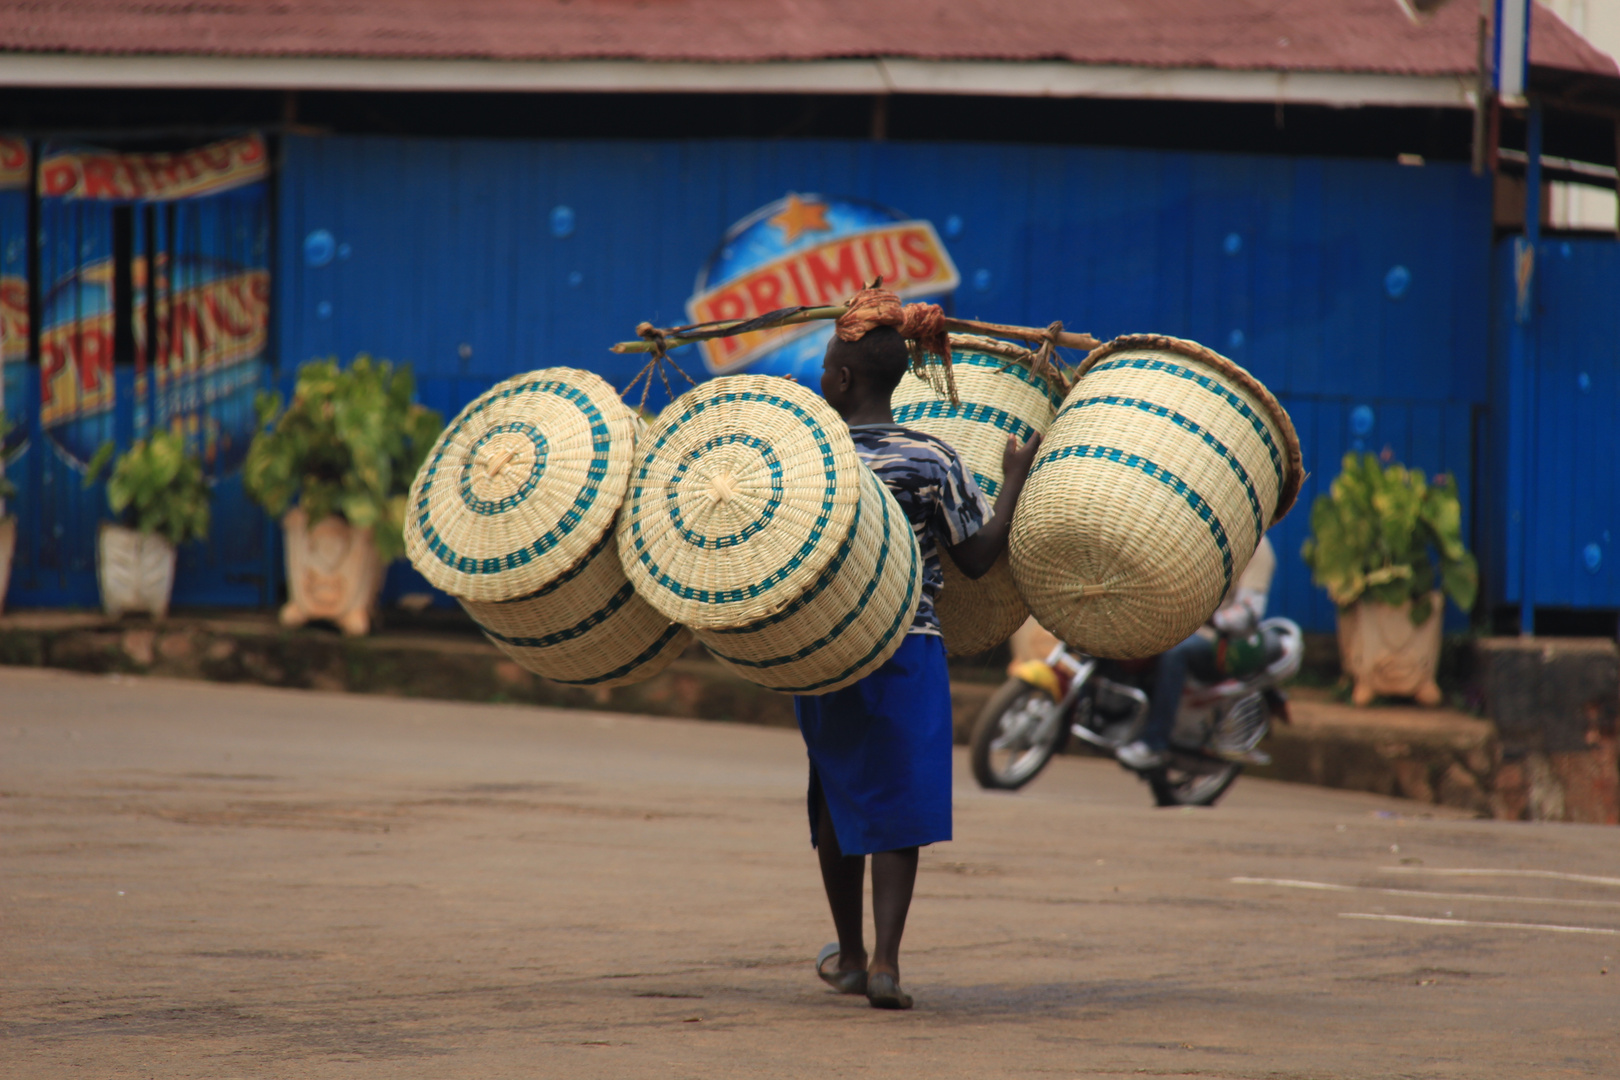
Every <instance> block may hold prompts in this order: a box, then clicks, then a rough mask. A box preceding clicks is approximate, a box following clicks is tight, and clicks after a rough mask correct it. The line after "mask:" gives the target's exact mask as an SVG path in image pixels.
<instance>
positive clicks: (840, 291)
mask: <svg viewBox="0 0 1620 1080" xmlns="http://www.w3.org/2000/svg"><path fill="white" fill-rule="evenodd" d="M836 247H837V250H838V256H837V258H838V265H837V266H836V267H834V266H829V265H828V264H827V259H826V255H827V254H828V252H829V251H830V250H831V249H830V248H819V249H814V250H811V251H807V252H805V254H804V262H805V265H806V266H808V267H809V268H810V278H811V280H812V281H814V282H815V286H816V294H815V295H816V302H817V303H818V304H828V303H831V302H833V301H834V300H842V299H844V298H845V297H848V296H850V295H852V294H854V293H857V292H860V291H861V286H862V285H863V284H864V282H862V281H861V270H860V267H859V266H858V265H856V262H855V247H854V245H853V244H848V243H843V244H838V245H836Z"/></svg>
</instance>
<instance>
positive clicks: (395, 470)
mask: <svg viewBox="0 0 1620 1080" xmlns="http://www.w3.org/2000/svg"><path fill="white" fill-rule="evenodd" d="M415 389H416V382H415V379H414V378H412V376H411V369H410V366H409V365H402V366H400V367H399V368H398V369H396V368H395V367H394V365H392V364H390V363H389V362H388V361H386V360H372V359H371V357H369V356H366V355H364V354H361V355H360V356H357V357H356V358H355V360H354V363H352V364H350V365H349V366H348V367H346V368H344V367H340V366H339V365H338V362H337V360H336V359H335V358H334V359H331V360H314V361H311V362H310V363H307V364H305V365H304V366H303V367H301V368H299V369H298V382H297V384H296V385H295V386H294V388H293V394H292V401H291V402H288V403H286V407H285V408H283V401H282V397H281V395H280V394H273V393H267V392H260V394H259V396H258V398H257V399H256V400H255V403H254V405H255V408H256V409H257V410H258V419H259V427H260V431H259V432H258V433H257V434H256V435H254V437H253V444H252V445H251V446H250V447H249V448H248V455H247V462H246V464H245V465H244V467H243V471H242V475H243V479H244V480H245V481H246V483H247V491H248V494H249V495H250V496H252V497H253V499H254V500H256V501H257V502H258V503H259V504H260V505H261V506H263V507H264V508H265V509H266V510H267V511H269V512H270V514H271V515H272V516H275V517H280V516H281V515H282V514H283V513H285V512H286V510H287V508H288V507H289V506H290V505H292V504H293V503H294V502H295V501H296V502H297V504H298V505H299V506H301V507H302V508H303V510H304V512H305V513H306V514H308V515H309V521H310V524H311V525H313V524H315V523H316V522H318V521H320V520H321V519H322V518H324V517H326V516H327V515H329V514H339V515H341V516H342V517H343V518H344V519H346V520H347V521H348V522H349V524H351V525H353V526H355V527H356V528H362V529H365V528H369V529H371V530H372V536H373V537H374V538H375V540H376V544H377V550H378V553H379V554H381V555H382V556H383V558H384V559H393V558H397V557H398V556H400V555H402V554H403V553H404V537H403V535H402V530H403V527H404V521H405V496H406V493H407V491H408V490H409V488H410V484H411V481H412V480H413V479H414V478H415V476H416V470H417V469H418V468H420V467H421V464H422V459H423V458H424V457H426V456H427V452H428V450H429V449H430V448H431V447H432V446H433V441H434V440H435V439H436V438H438V436H439V432H440V431H441V430H442V429H443V428H444V419H443V417H441V416H440V415H439V413H437V412H435V411H434V410H432V409H428V408H424V407H423V406H421V405H418V404H415V403H414V402H413V401H412V400H411V397H412V395H413V393H414V392H415Z"/></svg>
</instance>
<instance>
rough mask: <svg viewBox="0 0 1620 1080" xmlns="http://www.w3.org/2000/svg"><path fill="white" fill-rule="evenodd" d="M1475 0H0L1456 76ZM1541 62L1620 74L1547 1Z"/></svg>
mask: <svg viewBox="0 0 1620 1080" xmlns="http://www.w3.org/2000/svg"><path fill="white" fill-rule="evenodd" d="M1476 11H1477V7H1476V6H1475V4H1474V3H1472V2H1469V0H1454V2H1453V3H1451V4H1449V5H1447V6H1446V7H1445V8H1443V9H1442V10H1441V11H1440V12H1439V13H1438V14H1437V15H1435V16H1434V17H1433V18H1432V19H1430V20H1429V21H1428V22H1426V23H1424V24H1422V25H1417V24H1414V23H1413V22H1412V21H1411V20H1410V19H1408V18H1407V17H1406V15H1405V14H1404V13H1403V12H1402V10H1401V8H1400V6H1399V5H1398V3H1397V0H885V2H883V3H873V2H872V0H456V2H454V3H452V2H450V0H215V2H211V3H191V2H171V3H164V2H155V0H0V51H10V52H29V53H70V54H108V55H111V54H121V55H177V56H241V57H250V56H259V57H287V56H308V57H356V58H418V59H452V58H476V59H486V60H601V59H626V60H663V61H698V62H747V61H784V60H787V61H792V60H824V59H831V58H846V57H903V58H914V59H925V60H1015V61H1021V60H1062V61H1070V62H1074V63H1080V64H1110V65H1112V64H1118V65H1127V66H1138V67H1159V68H1215V69H1228V70H1271V71H1277V70H1281V71H1338V72H1376V73H1389V74H1408V75H1460V74H1466V73H1468V72H1470V71H1472V70H1473V69H1474V62H1475V50H1476V47H1477V45H1476V37H1475V18H1476ZM1532 49H1533V57H1532V60H1533V62H1534V63H1535V64H1536V65H1539V66H1542V67H1553V68H1562V69H1566V70H1573V71H1583V72H1590V73H1593V74H1601V75H1609V76H1614V75H1620V68H1617V67H1616V64H1615V61H1614V60H1613V59H1611V58H1610V57H1609V56H1607V55H1606V54H1604V53H1602V52H1600V51H1599V50H1597V49H1596V48H1594V47H1593V46H1591V45H1590V44H1588V43H1587V42H1586V41H1585V40H1583V39H1582V38H1581V37H1580V36H1579V35H1577V34H1576V33H1575V32H1574V31H1573V30H1571V29H1570V28H1569V27H1568V26H1566V25H1565V24H1564V23H1563V22H1562V21H1560V20H1559V19H1558V17H1557V16H1556V15H1554V14H1553V13H1552V12H1550V11H1548V10H1547V9H1545V8H1540V7H1538V8H1537V9H1536V12H1535V25H1534V33H1533V35H1532Z"/></svg>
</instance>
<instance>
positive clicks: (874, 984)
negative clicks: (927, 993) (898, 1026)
mask: <svg viewBox="0 0 1620 1080" xmlns="http://www.w3.org/2000/svg"><path fill="white" fill-rule="evenodd" d="M866 1000H867V1001H870V1002H871V1003H872V1008H874V1009H909V1008H911V995H910V994H908V993H906V992H905V991H904V990H902V989H900V981H899V980H898V979H896V978H895V977H894V976H893V975H890V974H889V973H888V972H886V971H880V972H878V973H877V974H876V975H873V976H871V977H870V978H868V979H867V980H866Z"/></svg>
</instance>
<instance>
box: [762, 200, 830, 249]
mask: <svg viewBox="0 0 1620 1080" xmlns="http://www.w3.org/2000/svg"><path fill="white" fill-rule="evenodd" d="M771 224H772V225H775V226H776V227H777V228H779V229H781V230H782V232H784V233H785V234H786V236H785V237H784V239H783V241H782V242H783V243H784V244H791V243H793V241H795V240H797V239H798V238H799V237H800V236H803V235H804V234H805V233H807V232H832V226H831V225H829V224H827V204H826V203H824V202H805V201H804V200H803V199H801V198H799V196H798V195H796V194H794V193H793V192H791V191H790V192H788V204H787V209H786V210H783V211H782V212H781V213H780V214H777V215H776V216H775V217H773V218H771Z"/></svg>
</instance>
